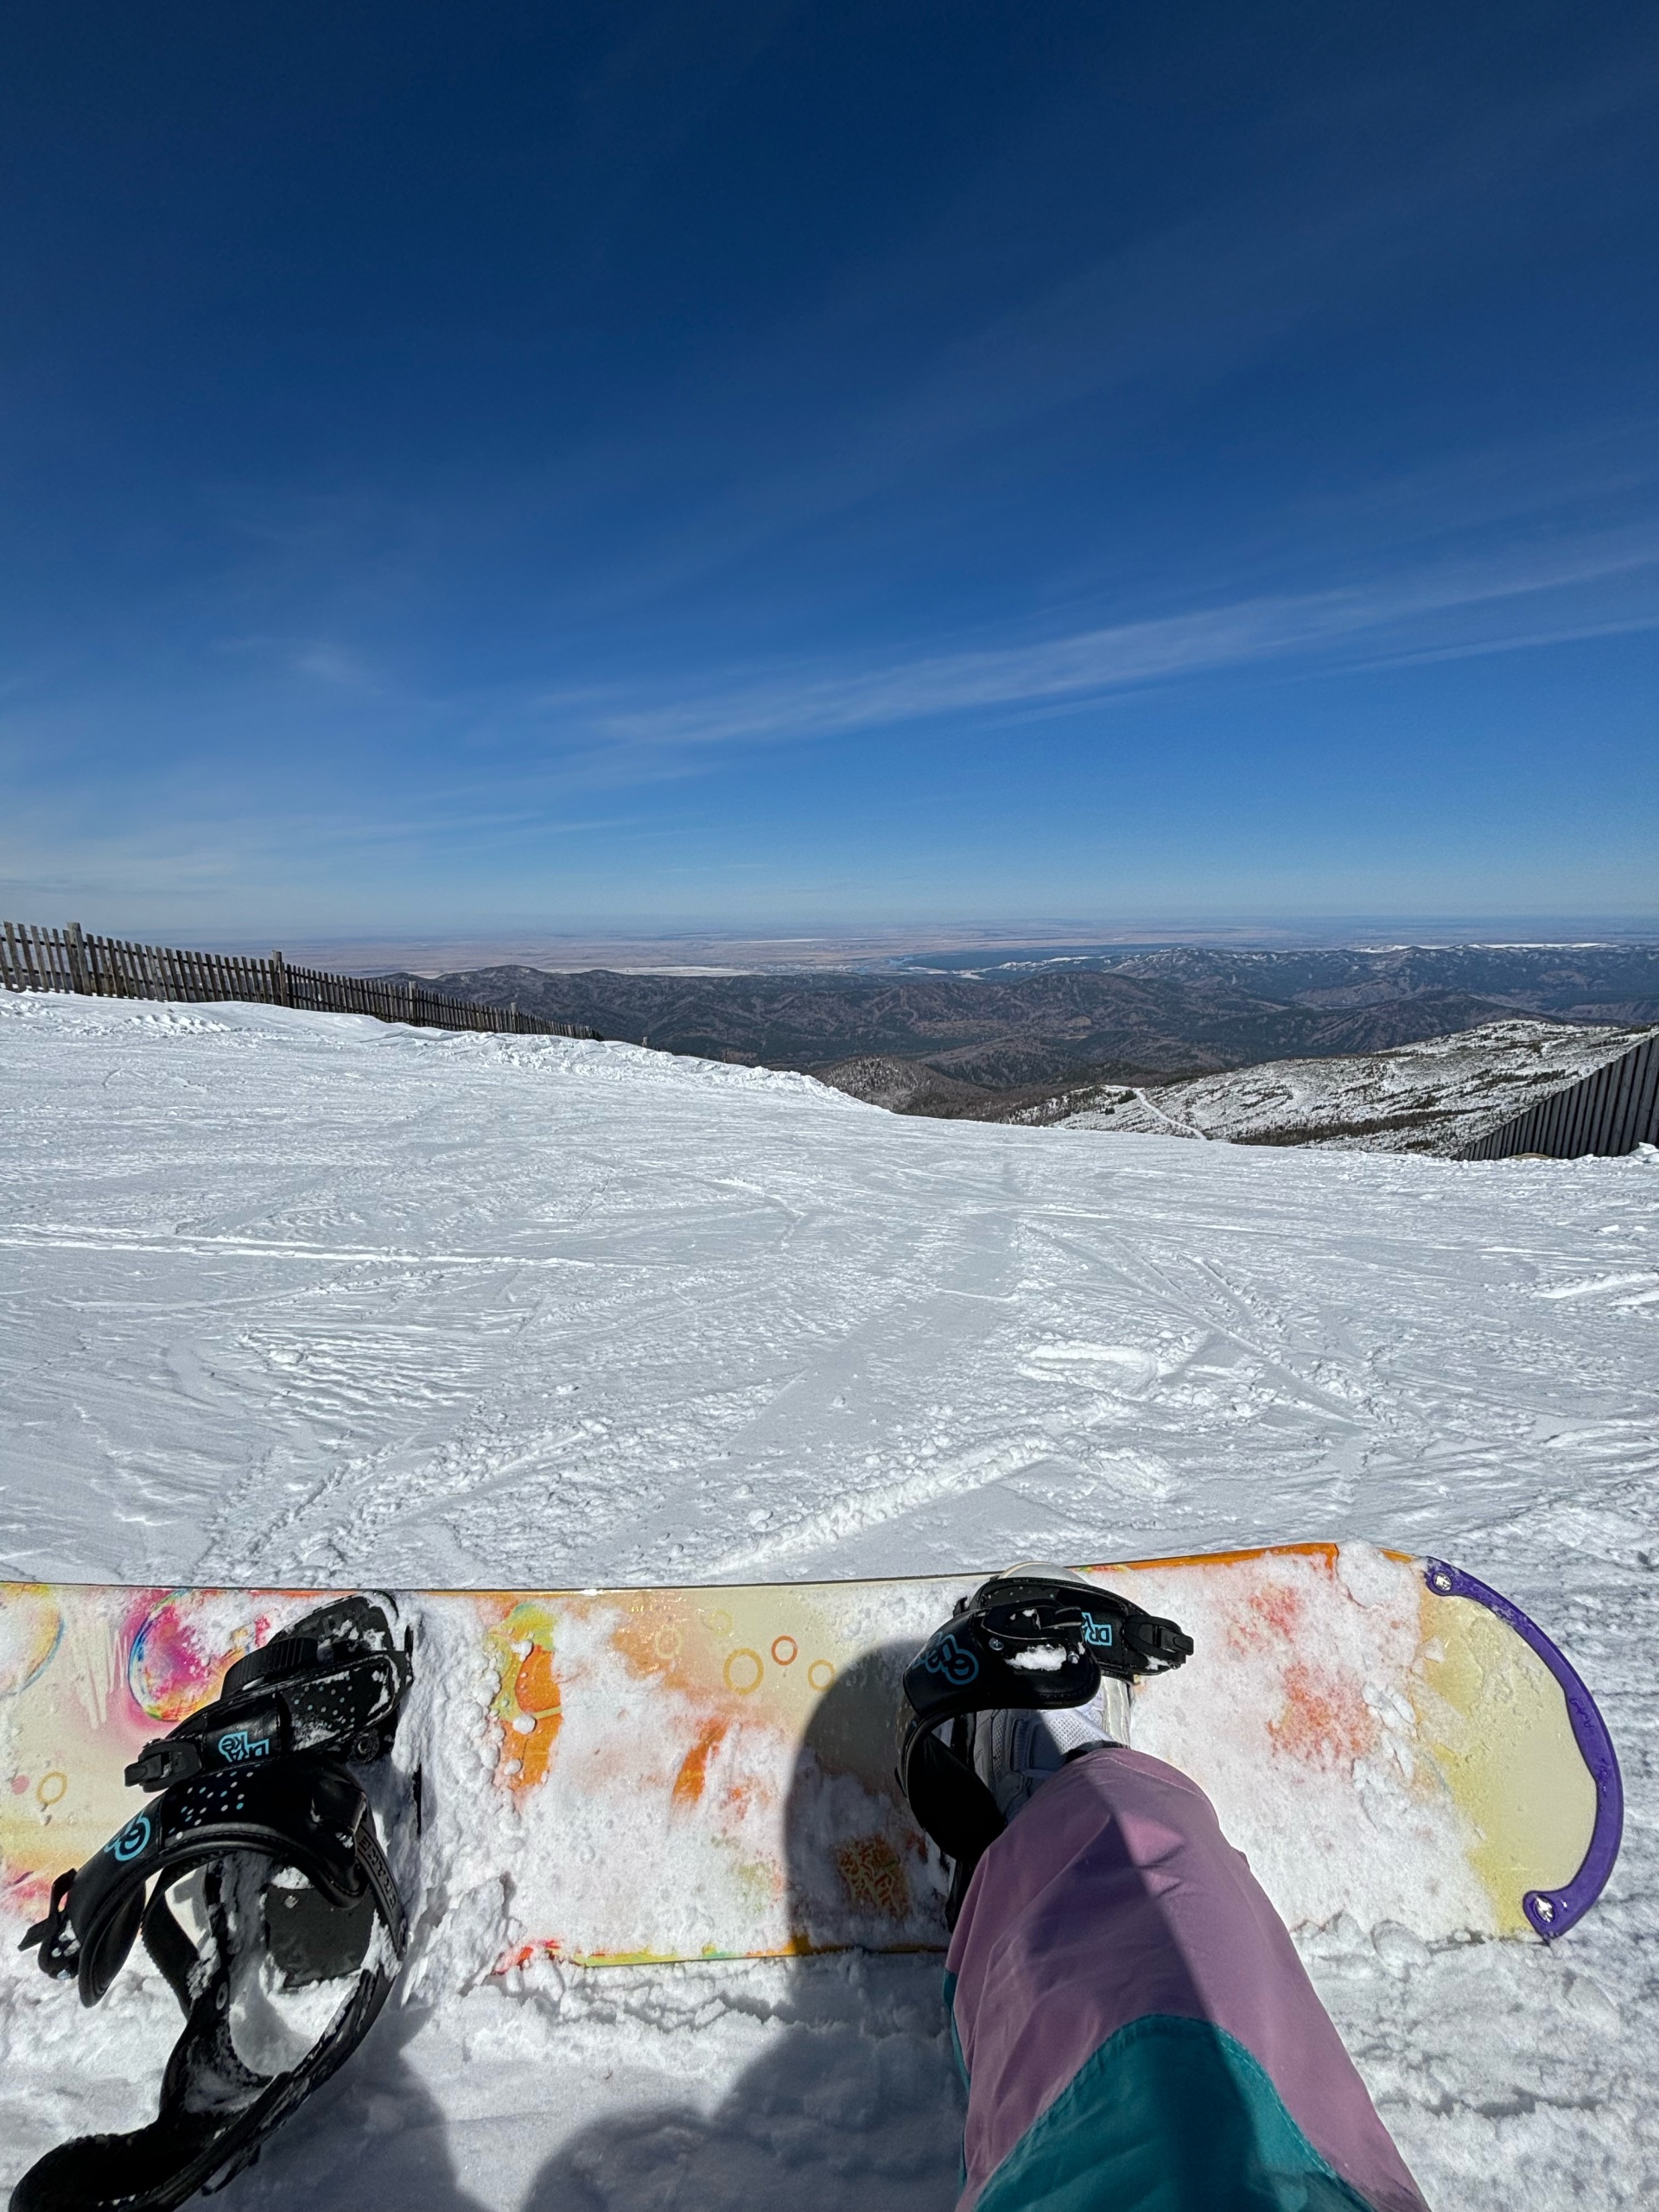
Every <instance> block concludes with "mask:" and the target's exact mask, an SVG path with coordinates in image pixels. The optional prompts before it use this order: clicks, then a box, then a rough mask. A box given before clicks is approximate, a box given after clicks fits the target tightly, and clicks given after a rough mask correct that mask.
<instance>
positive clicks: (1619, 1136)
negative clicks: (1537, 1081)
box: [1462, 1031, 1659, 1160]
mask: <svg viewBox="0 0 1659 2212" xmlns="http://www.w3.org/2000/svg"><path fill="white" fill-rule="evenodd" d="M1639 1144H1659V1031H1656V1032H1655V1033H1654V1034H1653V1035H1652V1036H1651V1037H1649V1038H1647V1039H1644V1040H1643V1042H1642V1043H1641V1044H1639V1045H1633V1046H1631V1047H1630V1051H1629V1052H1625V1053H1623V1054H1621V1056H1620V1057H1619V1058H1618V1059H1616V1060H1609V1061H1608V1062H1607V1063H1606V1065H1605V1066H1604V1067H1599V1068H1597V1069H1596V1071H1594V1073H1593V1074H1592V1075H1586V1076H1585V1077H1581V1078H1580V1081H1579V1082H1577V1083H1572V1084H1567V1088H1566V1089H1565V1090H1553V1091H1551V1093H1550V1094H1549V1096H1548V1098H1541V1099H1539V1101H1538V1102H1537V1103H1536V1104H1535V1105H1534V1106H1529V1107H1528V1109H1527V1110H1526V1112H1525V1113H1524V1114H1517V1115H1516V1116H1515V1118H1514V1119H1513V1120H1512V1121H1509V1122H1503V1123H1502V1124H1501V1126H1500V1127H1498V1128H1495V1129H1489V1130H1488V1131H1487V1133H1486V1135H1484V1137H1481V1138H1479V1139H1478V1140H1477V1141H1476V1142H1475V1143H1473V1144H1471V1145H1470V1146H1469V1147H1467V1148H1466V1150H1465V1152H1464V1153H1463V1154H1462V1157H1463V1158H1464V1159H1465V1160H1513V1159H1515V1158H1516V1156H1517V1155H1518V1154H1530V1155H1532V1156H1533V1157H1536V1156H1537V1155H1538V1154H1545V1155H1546V1156H1547V1157H1548V1158H1549V1159H1551V1160H1581V1159H1583V1158H1584V1157H1585V1155H1586V1154H1589V1153H1596V1154H1600V1155H1601V1156H1602V1157H1604V1158H1610V1157H1613V1156H1616V1155H1617V1154H1620V1153H1626V1152H1634V1151H1635V1150H1636V1147H1637V1145H1639Z"/></svg>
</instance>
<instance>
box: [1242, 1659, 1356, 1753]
mask: <svg viewBox="0 0 1659 2212" xmlns="http://www.w3.org/2000/svg"><path fill="white" fill-rule="evenodd" d="M1268 1734H1269V1735H1270V1736H1271V1737H1272V1738H1273V1740H1274V1746H1275V1748H1276V1749H1278V1750H1279V1751H1283V1752H1285V1753H1286V1754H1287V1756H1288V1757H1290V1758H1294V1759H1300V1760H1301V1761H1302V1763H1303V1764H1305V1765H1307V1766H1320V1767H1327V1768H1328V1767H1334V1766H1337V1765H1338V1764H1344V1763H1346V1764H1351V1763H1352V1761H1354V1760H1355V1759H1359V1758H1364V1756H1365V1754H1366V1753H1367V1752H1368V1751H1371V1750H1372V1749H1373V1748H1374V1747H1375V1745H1376V1738H1377V1727H1376V1715H1375V1714H1374V1713H1372V1711H1371V1709H1370V1707H1369V1706H1368V1705H1367V1704H1366V1702H1365V1700H1364V1698H1363V1696H1362V1695H1361V1694H1360V1689H1359V1685H1358V1684H1357V1682H1354V1681H1344V1680H1343V1679H1342V1677H1341V1676H1340V1675H1329V1674H1321V1673H1320V1672H1319V1670H1318V1669H1316V1668H1314V1667H1312V1666H1310V1665H1308V1664H1307V1663H1306V1662H1304V1661H1302V1660H1298V1661H1297V1662H1295V1664H1294V1665H1293V1666H1291V1667H1289V1668H1287V1669H1286V1671H1285V1702H1284V1705H1283V1707H1281V1711H1280V1713H1279V1717H1278V1719H1275V1720H1270V1721H1269V1722H1268Z"/></svg>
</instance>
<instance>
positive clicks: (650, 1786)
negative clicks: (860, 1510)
mask: <svg viewBox="0 0 1659 2212" xmlns="http://www.w3.org/2000/svg"><path fill="white" fill-rule="evenodd" d="M1086 1571H1087V1572H1088V1573H1090V1574H1091V1575H1093V1576H1094V1577H1095V1578H1096V1580H1099V1581H1101V1582H1102V1583H1103V1584H1105V1585H1107V1586H1110V1587H1113V1588H1116V1589H1118V1590H1120V1591H1122V1592H1123V1593H1124V1594H1125V1595H1126V1596H1128V1597H1131V1598H1133V1599H1135V1600H1136V1601H1137V1602H1138V1603H1139V1604H1141V1605H1145V1606H1147V1608H1148V1609H1149V1610H1150V1611H1154V1612H1155V1613H1160V1614H1166V1615H1168V1616H1171V1617H1173V1618H1174V1619H1176V1620H1178V1621H1179V1623H1180V1624H1181V1625H1182V1626H1183V1627H1184V1628H1185V1630H1187V1631H1188V1633H1189V1634H1190V1635H1192V1637H1193V1638H1194V1639H1195V1643H1196V1647H1197V1648H1196V1650H1195V1652H1194V1655H1193V1656H1192V1659H1191V1660H1189V1661H1188V1662H1187V1663H1186V1665H1185V1667H1184V1668H1182V1669H1179V1671H1178V1672H1176V1673H1173V1674H1171V1675H1165V1676H1161V1677H1159V1678H1157V1679H1155V1680H1151V1681H1147V1682H1146V1683H1144V1684H1143V1685H1142V1686H1141V1688H1140V1689H1139V1690H1138V1692H1137V1694H1136V1697H1135V1717H1134V1732H1135V1744H1136V1746H1137V1748H1138V1749H1140V1750H1142V1751H1148V1752H1151V1753H1152V1754H1154V1756H1155V1757H1159V1758H1166V1759H1168V1760H1170V1761H1172V1762H1173V1764H1175V1765H1177V1766H1179V1767H1181V1768H1182V1769H1184V1770H1185V1771H1186V1772H1187V1773H1189V1774H1191V1775H1192V1776H1193V1777H1195V1779H1196V1780H1197V1781H1198V1782H1199V1783H1201V1784H1202V1785H1203V1787H1204V1788H1205V1789H1206V1790H1207V1791H1208V1792H1209V1794H1210V1796H1211V1798H1212V1799H1213V1800H1214V1802H1215V1804H1216V1806H1217V1810H1218V1812H1219V1814H1220V1815H1221V1820H1222V1823H1223V1826H1224V1828H1225V1830H1226V1832H1227V1833H1228V1834H1229V1835H1230V1838H1231V1839H1232V1840H1233V1841H1234V1842H1235V1843H1236V1845H1237V1846H1238V1847H1240V1848H1241V1849H1242V1850H1243V1851H1244V1852H1245V1853H1246V1854H1247V1856H1248V1857H1249V1860H1250V1862H1251V1864H1252V1866H1254V1868H1255V1872H1256V1874H1257V1875H1258V1877H1259V1878H1260V1879H1261V1880H1262V1884H1263V1885H1264V1887H1265V1888H1266V1889H1267V1891H1268V1894H1269V1896H1270V1897H1272V1898H1273V1900H1274V1903H1275V1904H1276V1905H1277V1906H1278V1908H1279V1910H1280V1911H1281V1913H1282V1914H1283V1915H1284V1916H1285V1918H1286V1919H1287V1921H1288V1922H1289V1923H1291V1924H1292V1925H1293V1926H1297V1925H1302V1924H1309V1923H1316V1924H1323V1923H1328V1922H1330V1921H1331V1920H1332V1919H1333V1918H1334V1917H1335V1916H1337V1915H1338V1914H1339V1913H1344V1912H1346V1913H1349V1914H1351V1915H1353V1916H1355V1917H1356V1918H1357V1920H1358V1921H1359V1922H1360V1923H1362V1924H1363V1926H1365V1927H1367V1928H1375V1927H1376V1926H1377V1925H1379V1924H1380V1923H1384V1922H1389V1921H1394V1922H1398V1923H1403V1924H1404V1925H1405V1926H1407V1927H1408V1928H1410V1929H1414V1931H1415V1932H1416V1933H1417V1934H1419V1935H1420V1936H1422V1937H1423V1938H1425V1939H1426V1940H1430V1941H1433V1940H1435V1939H1440V1938H1446V1937H1452V1936H1458V1935H1460V1934H1473V1935H1480V1936H1524V1935H1526V1934H1528V1933H1529V1932H1531V1933H1534V1934H1535V1935H1538V1936H1543V1937H1545V1938H1551V1937H1554V1936H1559V1935H1561V1934H1563V1933H1565V1931H1566V1930H1567V1929H1568V1928H1570V1927H1571V1926H1572V1925H1573V1923H1574V1922H1575V1921H1577V1920H1578V1919H1580V1918H1581V1917H1582V1916H1583V1914H1584V1913H1585V1912H1586V1911H1587V1910H1588V1909H1589V1907H1590V1905H1591V1904H1592V1903H1593V1902H1594V1900H1595V1897H1597V1895H1598V1894H1599V1891H1600V1890H1601V1888H1602V1886H1603V1885H1604V1883H1605V1880H1606V1878H1607V1876H1608V1873H1609V1872H1611V1866H1612V1863H1613V1859H1614V1857H1615V1855H1616V1853H1617V1851H1618V1839H1619V1828H1620V1821H1621V1816H1622V1801H1621V1795H1620V1786H1619V1777H1618V1763H1617V1760H1616V1758H1615V1757H1614V1754H1613V1750H1612V1745H1611V1741H1610V1739H1609V1738H1608V1735H1607V1731H1606V1729H1605V1726H1604V1725H1603V1723H1602V1720H1601V1717H1600V1715H1599V1713H1598V1712H1597V1710H1596V1707H1595V1705H1594V1703H1593V1701H1592V1699H1591V1698H1590V1695H1589V1694H1588V1692H1587V1691H1586V1689H1585V1688H1584V1685H1583V1684H1582V1682H1581V1681H1580V1680H1579V1678H1578V1676H1577V1675H1576V1674H1574V1672H1573V1669H1572V1668H1571V1667H1570V1666H1569V1665H1568V1663H1567V1661H1566V1660H1565V1659H1564V1658H1563V1657H1562V1656H1561V1655H1560V1652H1559V1651H1557V1650H1556V1649H1555V1647H1554V1644H1552V1643H1550V1642H1549V1640H1548V1637H1545V1636H1544V1635H1543V1633H1542V1632H1541V1630H1539V1629H1537V1628H1536V1627H1535V1625H1534V1624H1532V1623H1531V1622H1530V1621H1529V1620H1528V1619H1527V1618H1525V1616H1524V1615H1522V1614H1521V1613H1520V1612H1518V1611H1516V1609H1515V1608H1514V1607H1512V1606H1510V1605H1509V1604H1508V1603H1507V1602H1506V1601H1505V1600H1504V1599H1502V1598H1500V1597H1498V1596H1497V1594H1496V1593H1495V1592H1491V1591H1490V1590H1488V1589H1487V1588H1486V1587H1485V1586H1484V1585H1483V1584H1481V1583H1479V1582H1477V1581H1475V1580H1473V1579H1472V1578H1471V1577H1469V1576H1466V1575H1464V1574H1461V1573H1459V1572H1458V1570H1457V1569H1455V1568H1453V1567H1447V1566H1446V1565H1444V1564H1443V1563H1441V1562H1440V1561H1437V1560H1410V1559H1407V1558H1405V1557H1403V1556H1402V1555H1400V1554H1393V1553H1385V1552H1381V1551H1377V1550H1375V1549H1373V1548H1370V1547H1369V1546H1366V1545H1346V1546H1343V1547H1341V1548H1338V1547H1337V1546H1335V1545H1331V1544H1303V1545H1291V1546H1284V1547H1280V1548H1274V1549H1271V1550H1263V1551H1253V1552H1238V1553H1229V1554H1216V1555H1211V1556H1204V1557H1198V1558H1192V1559H1184V1560H1136V1561H1132V1562H1129V1563H1127V1564H1123V1565H1114V1566H1107V1567H1091V1568H1090V1569H1088V1570H1086ZM981 1579H982V1578H979V1577H938V1578H924V1579H919V1580H906V1581H889V1582H836V1583H819V1584H797V1583H789V1584H778V1585H771V1586H757V1587H747V1588H734V1587H727V1586H713V1587H706V1588H700V1589H690V1588H683V1589H659V1590H651V1589H639V1590H610V1591H582V1592H571V1591H556V1592H489V1591H480V1592H412V1593H399V1594H398V1599H397V1602H398V1605H399V1608H400V1610H401V1612H402V1614H403V1616H404V1618H405V1619H407V1620H409V1621H410V1622H412V1623H413V1624H414V1627H415V1630H416V1690H415V1692H414V1694H413V1696H412V1700H411V1703H410V1707H409V1709H408V1711H407V1713H406V1714H405V1718H404V1724H403V1726H402V1728H401V1730H400V1732H399V1737H398V1744H397V1751H396V1754H395V1759H396V1762H397V1766H398V1767H399V1769H401V1770H403V1772H404V1775H408V1774H411V1773H412V1772H413V1770H414V1769H415V1768H416V1767H417V1766H418V1767H419V1768H420V1770H421V1789H420V1802H421V1807H422V1817H423V1834H422V1838H421V1842H420V1847H419V1862H420V1877H419V1878H420V1881H421V1885H422V1887H423V1892H424V1896H425V1898H426V1899H427V1900H428V1902H429V1907H430V1909H431V1910H433V1911H435V1912H436V1913H437V1914H439V1915H440V1916H442V1920H443V1924H444V1926H445V1928H446V1930H447V1934H446V1942H447V1943H448V1948H449V1951H450V1953H451V1955H452V1963H453V1965H454V1967H455V1968H456V1970H457V1971H460V1972H462V1973H464V1974H467V1975H468V1976H470V1977H472V1978H476V1977H477V1976H479V1975H482V1974H488V1973H491V1972H503V1971H511V1970H512V1968H513V1967H516V1966H519V1965H523V1964H524V1963H526V1962H528V1961H531V1960H532V1959H535V1958H537V1957H538V1956H545V1957H551V1958H556V1959H560V1960H564V1961H571V1962H574V1963H578V1964H583V1965H597V1964H602V1963H616V1962H628V1961H658V1960H662V1961H668V1960H684V1959H698V1958H711V1957H743V1956H750V1957H753V1956H762V1955H789V1954H798V1953H803V1952H808V1951H817V1950H827V1949H834V1948H843V1947H848V1946H853V1945H857V1946H862V1947H867V1948H872V1949H876V1950H889V1951H890V1950H904V1949H927V1948H938V1947H940V1946H942V1944H943V1942H944V1923H943V1918H942V1915H941V1893H942V1884H941V1881H940V1878H939V1874H938V1864H937V1860H936V1859H931V1857H930V1854H929V1852H928V1850H927V1847H925V1844H924V1841H923V1840H922V1838H921V1837H920V1836H919V1835H918V1833H917V1832H916V1830H915V1828H914V1827H913V1826H912V1822H911V1821H910V1819H909V1816H908V1814H907V1812H906V1808H905V1807H904V1804H903V1802H902V1801H901V1800H900V1799H899V1796H898V1795H897V1792H896V1789H895V1786H894V1783H893V1758H894V1751H895V1744H896V1737H895V1723H896V1718H897V1714H898V1712H899V1678H900V1676H901V1675H902V1672H903V1669H904V1667H905V1665H906V1662H907V1661H908V1660H909V1658H910V1657H912V1656H913V1654H914V1653H915V1651H916V1650H917V1649H918V1647H919V1645H920V1644H921V1643H922V1642H923V1641H924V1640H925V1637H926V1636H927V1635H928V1634H929V1633H930V1631H931V1630H932V1629H933V1628H934V1627H935V1626H936V1625H937V1624H938V1622H939V1621H940V1620H941V1619H942V1618H944V1616H945V1615H946V1614H947V1613H948V1612H949V1611H950V1607H951V1605H953V1603H954V1602H955V1600H956V1599H957V1597H958V1596H959V1595H960V1594H962V1593H963V1592H964V1591H967V1590H969V1589H971V1588H972V1587H974V1586H975V1585H976V1582H977V1581H978V1580H981ZM315 1602H316V1597H315V1593H313V1592H283V1591H255V1592H249V1591H240V1590H228V1589H217V1590H208V1589H202V1590H175V1591H166V1590H141V1589H118V1588H107V1587H99V1586H92V1585H76V1584H57V1585H44V1584H43V1585H22V1584H3V1585H0V1915H3V1916H4V1917H5V1918H6V1919H7V1920H8V1921H10V1923H14V1924H15V1925H16V1928H17V1929H21V1927H22V1924H23V1923H25V1922H26V1921H27V1920H29V1919H30V1918H32V1917H34V1916H36V1915H37V1914H38V1913H39V1911H40V1910H41V1909H42V1907H43V1905H44V1903H45V1899H46V1895H47V1891H48V1888H49V1886H50V1884H51V1881H52V1878H53V1877H54V1875H55V1874H57V1873H58V1872H60V1870H61V1869H62V1868H64V1867H66V1866H77V1865H79V1864H81V1863H83V1862H84V1861H85V1860H86V1859H87V1858H89V1857H90V1856H91V1854H92V1853H93V1852H94V1851H96V1850H97V1849H98V1848H99V1846H101V1845H102V1844H103V1843H105V1841H106V1840H108V1839H109V1838H110V1837H111V1836H112V1835H113V1834H115V1833H116V1831H117V1830H118V1828H120V1827H122V1825H123V1824H124V1822H125V1821H127V1820H128V1819H129V1818H130V1815H131V1814H132V1813H133V1811H134V1810H135V1809H137V1807H138V1806H139V1804H140V1803H141V1802H142V1801H141V1799H140V1797H139V1796H138V1793H137V1791H135V1790H130V1789H126V1788H124V1785H123V1783H122V1779H121V1776H122V1770H123V1768H124V1766H125V1765H126V1764H127V1763H128V1762H129V1761H130V1759H131V1758H134V1757H135V1756H136V1755H137V1751H138V1750H139V1749H140V1747H141V1746H142V1745H143V1744H144V1743H145V1742H146V1741H147V1740H149V1738H152V1737H155V1736H156V1735H159V1734H162V1733H164V1732H166V1730H167V1729H168V1728H169V1727H171V1726H173V1725H174V1724H175V1722H176V1721H178V1720H180V1719H182V1718H183V1717H184V1716H185V1714H186V1713H190V1712H193V1711H194V1710H195V1709H196V1707H199V1706H200V1705H201V1704H203V1703H205V1702H206V1701H207V1700H208V1699H209V1698H211V1697H212V1696H213V1694H215V1692H216V1690H217V1688H218V1686H219V1681H220V1680H221V1678H222V1676H223V1675H224V1672H225V1669H226V1667H227V1666H228V1665H229V1664H230V1663H231V1662H232V1660H233V1659H234V1658H236V1657H237V1656H239V1655H240V1654H241V1653H242V1652H243V1651H245V1650H247V1649H251V1648H252V1646H254V1645H256V1644H257V1643H264V1642H265V1641H266V1640H267V1639H268V1638H269V1637H271V1636H272V1635H274V1634H276V1633H277V1632H278V1631H279V1630H281V1629H282V1628H283V1627H284V1626H285V1625H286V1624H289V1623H290V1622H292V1621H293V1620H294V1619H295V1618H297V1616H298V1615H299V1614H300V1613H301V1612H302V1611H306V1610H307V1609H308V1607H309V1606H310V1605H313V1604H315ZM406 1795H407V1793H406V1792H405V1793H404V1796H406ZM418 1910H419V1908H418V1907H417V1911H418ZM11 1940H12V1941H13V1942H15V1941H16V1936H15V1935H14V1936H12V1937H11ZM457 1947H459V1952H458V1953H457Z"/></svg>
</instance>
